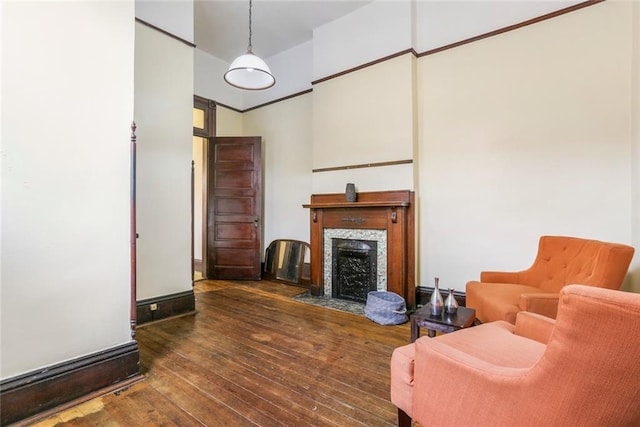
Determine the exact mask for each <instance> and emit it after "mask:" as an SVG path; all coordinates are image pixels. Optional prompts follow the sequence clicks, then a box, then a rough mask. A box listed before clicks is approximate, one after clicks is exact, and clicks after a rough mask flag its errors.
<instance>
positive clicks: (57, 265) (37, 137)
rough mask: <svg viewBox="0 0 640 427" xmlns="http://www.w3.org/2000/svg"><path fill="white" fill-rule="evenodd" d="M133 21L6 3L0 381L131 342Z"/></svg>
mask: <svg viewBox="0 0 640 427" xmlns="http://www.w3.org/2000/svg"><path fill="white" fill-rule="evenodd" d="M79 23H81V24H82V25H79ZM133 23H134V5H133V3H132V2H124V1H123V2H115V3H113V2H38V3H36V2H3V3H2V126H1V127H2V130H1V132H2V148H1V151H2V156H1V161H2V192H1V199H0V200H1V215H2V216H1V218H2V226H1V227H2V229H1V242H2V252H1V255H0V271H1V278H0V282H1V287H2V288H1V291H2V294H1V295H2V297H1V310H0V311H1V324H2V326H1V328H2V333H1V336H2V346H1V347H2V358H1V363H0V377H1V378H2V379H5V378H8V377H12V376H15V375H18V374H21V373H25V372H29V371H31V370H35V369H38V368H41V367H44V366H48V365H51V364H54V363H58V362H62V361H65V360H69V359H73V358H76V357H80V356H83V355H87V354H91V353H94V352H98V351H102V350H105V349H108V348H111V347H114V346H117V345H120V344H124V343H126V342H128V341H129V340H130V327H129V319H130V266H129V262H130V255H129V253H130V251H129V230H130V228H129V176H130V175H129V164H130V162H129V135H130V128H129V127H130V124H131V120H132V118H133V73H134V71H133V66H134V64H133V55H134V52H133V49H134V25H133Z"/></svg>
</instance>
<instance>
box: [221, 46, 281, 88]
mask: <svg viewBox="0 0 640 427" xmlns="http://www.w3.org/2000/svg"><path fill="white" fill-rule="evenodd" d="M224 79H225V80H226V82H227V83H229V84H230V85H231V86H235V87H237V88H240V89H249V90H260V89H267V88H270V87H271V86H273V85H274V84H276V79H275V77H273V75H272V74H271V70H270V69H269V66H268V65H267V64H266V63H265V62H264V61H263V60H262V59H260V58H258V57H257V56H255V55H254V54H252V53H246V54H244V55H241V56H239V57H237V58H236V59H235V61H233V62H232V63H231V65H230V66H229V70H228V71H227V72H226V73H224Z"/></svg>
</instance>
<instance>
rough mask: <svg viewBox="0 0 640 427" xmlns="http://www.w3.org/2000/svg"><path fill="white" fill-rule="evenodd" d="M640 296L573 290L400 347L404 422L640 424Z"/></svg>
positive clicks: (396, 379)
mask: <svg viewBox="0 0 640 427" xmlns="http://www.w3.org/2000/svg"><path fill="white" fill-rule="evenodd" d="M638 331H640V294H634V293H628V292H622V291H614V290H609V289H602V288H595V287H591V286H583V285H569V286H566V287H565V288H563V290H562V292H561V294H560V304H559V308H558V317H557V319H555V320H554V319H550V318H547V317H544V316H541V315H538V314H535V313H528V312H520V313H518V315H517V320H516V324H515V325H512V324H510V323H508V322H505V321H497V322H491V323H485V324H482V325H479V326H474V327H471V328H467V329H461V330H459V331H456V332H453V333H450V334H446V335H440V336H437V337H435V338H428V337H422V338H419V339H418V340H416V342H415V343H413V344H409V345H406V346H403V347H398V348H396V349H395V350H394V352H393V355H392V357H391V401H392V402H393V403H394V404H395V405H396V406H397V407H398V416H399V425H400V426H410V425H411V419H412V418H413V419H414V420H416V421H417V422H419V423H420V425H423V426H425V427H426V426H511V425H513V426H515V425H518V426H567V425H581V426H604V425H606V426H632V425H633V426H637V425H640V404H639V402H640V383H639V382H638V379H639V378H640V362H639V361H638V357H639V355H640V339H639V338H638V337H639V336H638Z"/></svg>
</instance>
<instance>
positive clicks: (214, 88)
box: [193, 48, 244, 110]
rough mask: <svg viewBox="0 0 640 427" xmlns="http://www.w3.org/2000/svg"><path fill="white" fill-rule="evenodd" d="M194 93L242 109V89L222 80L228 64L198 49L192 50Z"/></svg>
mask: <svg viewBox="0 0 640 427" xmlns="http://www.w3.org/2000/svg"><path fill="white" fill-rule="evenodd" d="M193 66H194V77H193V79H194V93H195V94H196V95H199V96H202V97H204V98H207V99H212V100H214V101H216V102H219V103H222V104H225V105H228V106H230V107H233V108H236V109H239V110H241V109H243V105H244V102H243V98H242V91H240V90H238V89H236V88H234V87H233V86H231V85H229V84H227V83H226V82H225V81H224V73H226V72H227V69H228V68H229V64H228V63H227V62H225V61H223V60H222V59H219V58H216V57H215V56H213V55H210V54H208V53H207V52H204V51H202V50H200V49H197V48H196V49H195V51H194V61H193Z"/></svg>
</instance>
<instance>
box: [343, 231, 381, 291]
mask: <svg viewBox="0 0 640 427" xmlns="http://www.w3.org/2000/svg"><path fill="white" fill-rule="evenodd" d="M331 247H332V251H331V253H332V257H331V258H332V260H331V261H332V262H331V271H332V277H333V280H332V285H331V289H332V290H331V296H332V297H333V298H339V299H345V300H350V301H357V302H362V303H364V302H366V301H367V294H368V293H369V292H370V291H375V290H376V289H378V281H377V276H378V275H377V274H376V271H377V264H378V245H377V243H376V242H375V241H371V240H353V239H332V243H331Z"/></svg>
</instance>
